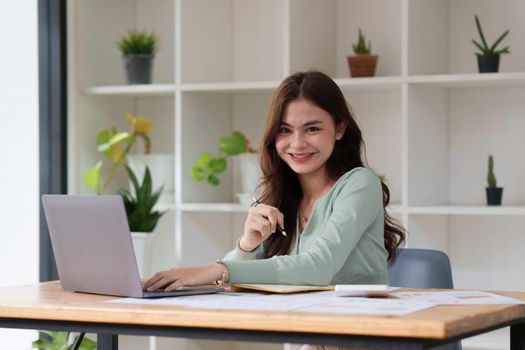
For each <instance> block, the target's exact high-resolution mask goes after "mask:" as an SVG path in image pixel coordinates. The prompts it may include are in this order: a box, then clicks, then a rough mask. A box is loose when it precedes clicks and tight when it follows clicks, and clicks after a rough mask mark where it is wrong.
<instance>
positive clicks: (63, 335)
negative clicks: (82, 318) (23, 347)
mask: <svg viewBox="0 0 525 350" xmlns="http://www.w3.org/2000/svg"><path fill="white" fill-rule="evenodd" d="M40 332H41V333H44V334H46V335H47V337H48V338H49V339H38V340H35V341H34V342H33V343H32V344H31V348H32V349H41V350H57V349H62V350H71V349H72V348H73V345H74V344H75V343H76V342H77V340H78V337H79V336H78V335H77V336H75V337H74V338H73V339H71V334H72V333H71V332H52V331H40ZM80 341H81V343H80V346H79V347H78V349H79V350H94V349H96V348H97V343H96V342H95V341H93V340H91V339H89V338H87V337H83V338H82V339H80Z"/></svg>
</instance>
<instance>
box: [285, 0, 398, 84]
mask: <svg viewBox="0 0 525 350" xmlns="http://www.w3.org/2000/svg"><path fill="white" fill-rule="evenodd" d="M401 8H402V6H401V0H395V1H390V0H368V1H362V0H329V1H316V0H308V1H306V0H290V9H289V16H290V33H289V40H288V41H289V45H290V49H289V51H290V52H289V66H290V71H291V72H296V71H304V70H309V69H318V70H321V71H323V72H325V73H327V74H328V75H330V76H332V77H336V78H348V77H349V76H350V71H349V68H348V63H347V58H346V57H347V56H348V55H352V54H353V51H352V44H353V43H356V42H357V39H358V29H359V28H361V29H362V31H363V33H364V35H365V36H366V39H367V40H370V41H371V42H372V53H373V54H377V55H379V61H378V65H377V68H376V75H377V76H398V75H400V74H401V46H402V45H401V17H402V16H401V14H402V11H401ZM377 18H381V21H377Z"/></svg>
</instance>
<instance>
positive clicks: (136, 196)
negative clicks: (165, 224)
mask: <svg viewBox="0 0 525 350" xmlns="http://www.w3.org/2000/svg"><path fill="white" fill-rule="evenodd" d="M126 171H127V173H128V177H129V179H130V181H131V183H132V185H133V189H134V191H133V192H134V193H131V192H130V191H127V190H124V189H122V190H120V195H121V196H122V199H123V200H124V207H125V209H126V215H127V217H128V223H129V229H130V231H132V232H153V230H154V229H155V226H157V222H158V221H159V219H160V217H161V216H162V215H164V212H160V211H156V210H154V209H153V208H154V206H155V204H156V203H157V201H158V200H159V197H160V194H161V193H162V188H163V186H161V187H160V188H159V189H157V190H156V191H153V184H152V181H151V173H150V171H149V168H148V167H147V166H146V170H145V173H144V178H143V179H142V182H141V183H139V182H138V180H137V177H136V176H135V174H134V173H133V171H132V170H131V168H130V167H128V166H127V165H126Z"/></svg>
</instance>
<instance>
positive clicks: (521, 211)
mask: <svg viewBox="0 0 525 350" xmlns="http://www.w3.org/2000/svg"><path fill="white" fill-rule="evenodd" d="M408 214H413V215H518V216H521V215H525V206H497V207H488V206H460V205H450V206H414V207H408Z"/></svg>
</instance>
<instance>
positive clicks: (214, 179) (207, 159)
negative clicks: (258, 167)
mask: <svg viewBox="0 0 525 350" xmlns="http://www.w3.org/2000/svg"><path fill="white" fill-rule="evenodd" d="M248 152H250V153H255V152H256V151H255V150H253V149H252V148H251V147H250V141H248V139H247V138H246V136H244V134H243V133H242V132H240V131H234V132H232V134H231V135H230V136H224V137H221V139H220V140H219V156H218V157H216V158H214V157H212V156H211V154H210V153H209V152H204V153H202V155H201V156H200V157H199V158H198V159H197V160H196V161H195V163H194V164H193V166H192V167H191V177H192V178H193V179H194V180H195V181H197V182H200V181H203V180H204V179H206V181H207V182H208V184H210V185H212V186H218V185H219V184H220V180H219V177H218V176H217V174H220V173H222V172H224V171H225V170H226V167H227V166H228V161H227V159H226V157H227V156H234V155H238V154H241V153H248Z"/></svg>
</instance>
